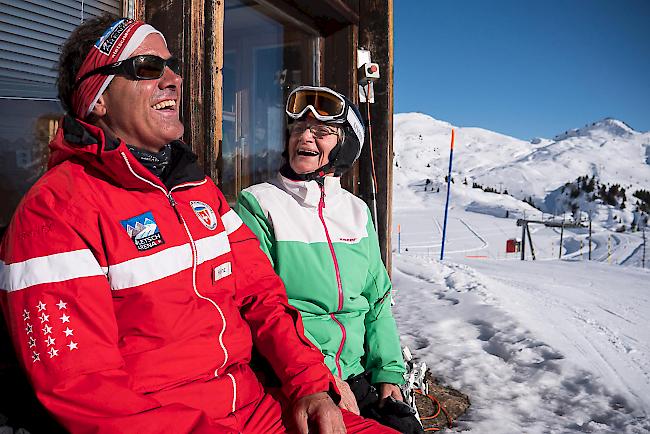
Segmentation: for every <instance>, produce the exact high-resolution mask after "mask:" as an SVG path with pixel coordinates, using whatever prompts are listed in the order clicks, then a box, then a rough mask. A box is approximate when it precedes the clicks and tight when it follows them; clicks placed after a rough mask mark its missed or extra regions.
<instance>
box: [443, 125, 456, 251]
mask: <svg viewBox="0 0 650 434" xmlns="http://www.w3.org/2000/svg"><path fill="white" fill-rule="evenodd" d="M453 158H454V130H453V129H452V130H451V146H450V148H449V174H448V175H447V200H446V202H445V220H444V223H443V225H442V247H441V249H440V260H441V261H442V260H443V259H444V257H445V236H446V235H447V214H448V211H449V192H450V191H451V163H452V161H453Z"/></svg>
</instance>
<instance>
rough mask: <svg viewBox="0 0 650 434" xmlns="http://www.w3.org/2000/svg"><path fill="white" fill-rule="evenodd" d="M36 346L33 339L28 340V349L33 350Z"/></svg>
mask: <svg viewBox="0 0 650 434" xmlns="http://www.w3.org/2000/svg"><path fill="white" fill-rule="evenodd" d="M35 346H36V339H34V337H33V336H32V337H30V338H29V348H34V347H35Z"/></svg>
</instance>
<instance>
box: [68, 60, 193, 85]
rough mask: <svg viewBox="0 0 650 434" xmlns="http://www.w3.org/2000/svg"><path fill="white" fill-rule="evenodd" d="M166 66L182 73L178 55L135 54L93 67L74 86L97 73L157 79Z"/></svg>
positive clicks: (177, 72) (137, 78)
mask: <svg viewBox="0 0 650 434" xmlns="http://www.w3.org/2000/svg"><path fill="white" fill-rule="evenodd" d="M166 66H167V67H169V69H171V70H172V72H174V73H175V74H176V75H180V73H181V64H180V61H179V60H178V59H177V58H176V57H170V58H169V59H163V58H162V57H159V56H154V55H153V54H142V55H140V56H133V57H129V58H128V59H124V60H121V61H119V62H115V63H111V64H110V65H104V66H100V67H99V68H95V69H93V70H92V71H90V72H88V73H86V74H84V75H83V76H82V77H81V78H80V79H79V80H77V82H76V83H75V85H74V87H79V85H80V84H81V83H82V82H83V81H84V80H85V79H87V78H88V77H91V76H93V75H97V74H102V75H124V76H126V77H128V78H130V79H132V80H156V79H158V78H160V77H162V76H163V73H164V72H165V67H166Z"/></svg>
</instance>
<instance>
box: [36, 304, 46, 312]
mask: <svg viewBox="0 0 650 434" xmlns="http://www.w3.org/2000/svg"><path fill="white" fill-rule="evenodd" d="M46 307H47V305H46V304H45V303H43V302H42V301H39V302H38V306H36V308H37V309H38V311H39V312H40V311H42V310H45V308H46Z"/></svg>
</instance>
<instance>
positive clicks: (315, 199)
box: [277, 173, 342, 208]
mask: <svg viewBox="0 0 650 434" xmlns="http://www.w3.org/2000/svg"><path fill="white" fill-rule="evenodd" d="M321 179H322V180H323V187H324V189H325V197H326V200H328V199H329V200H331V199H332V198H334V197H336V196H338V195H339V194H341V193H342V187H341V178H340V177H338V176H325V177H323V178H321ZM277 180H278V182H279V183H280V186H281V187H282V189H283V190H285V191H287V192H289V193H290V194H291V195H293V196H294V197H295V198H296V200H297V201H298V202H299V203H301V204H304V205H306V206H309V207H314V208H315V207H318V204H319V202H320V198H321V188H320V184H319V183H318V181H315V180H314V181H294V180H292V179H289V178H287V177H285V176H282V174H280V173H278V178H277Z"/></svg>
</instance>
